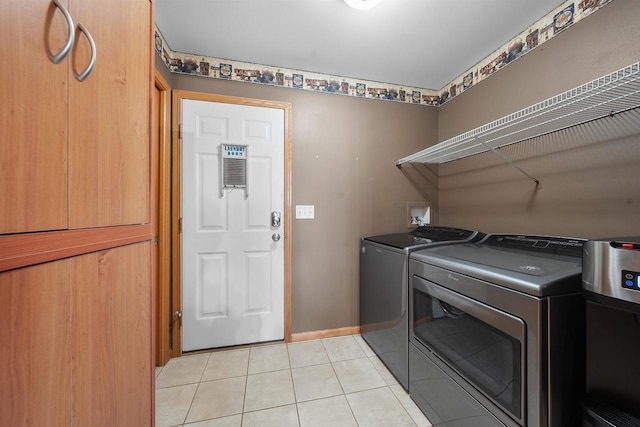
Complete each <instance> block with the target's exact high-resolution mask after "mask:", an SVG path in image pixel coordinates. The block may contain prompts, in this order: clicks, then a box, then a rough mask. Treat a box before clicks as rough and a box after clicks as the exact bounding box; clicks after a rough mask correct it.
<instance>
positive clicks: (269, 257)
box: [182, 100, 284, 351]
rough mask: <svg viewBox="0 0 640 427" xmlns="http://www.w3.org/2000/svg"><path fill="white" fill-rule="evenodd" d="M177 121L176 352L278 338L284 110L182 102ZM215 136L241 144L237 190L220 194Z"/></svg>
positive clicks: (281, 319) (281, 296)
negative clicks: (242, 168)
mask: <svg viewBox="0 0 640 427" xmlns="http://www.w3.org/2000/svg"><path fill="white" fill-rule="evenodd" d="M182 127H183V135H182V138H183V139H182V171H183V176H182V211H183V214H182V215H183V234H182V239H183V242H182V259H183V261H182V279H183V280H182V283H183V287H182V294H183V297H182V302H183V305H182V308H183V310H182V311H183V334H182V338H183V339H182V341H183V342H182V349H183V351H190V350H196V349H202V348H212V347H219V346H228V345H237V344H246V343H251V342H259V341H270V340H278V339H283V338H284V241H283V240H284V239H283V240H280V241H274V240H273V239H272V234H274V233H282V234H284V231H283V227H281V226H280V227H272V225H271V212H272V211H278V212H281V213H283V211H284V111H283V110H281V109H275V108H261V107H253V106H245V105H237V104H223V103H215V102H205V101H194V100H184V101H183V103H182ZM223 143H224V144H234V145H246V146H248V149H247V150H248V151H247V152H248V160H247V187H248V189H247V192H248V196H246V197H245V191H244V189H243V188H233V189H225V190H224V191H223V192H222V194H221V193H220V187H219V179H220V178H219V177H220V169H219V168H220V158H219V156H220V149H219V146H220V144H223ZM283 219H284V218H283Z"/></svg>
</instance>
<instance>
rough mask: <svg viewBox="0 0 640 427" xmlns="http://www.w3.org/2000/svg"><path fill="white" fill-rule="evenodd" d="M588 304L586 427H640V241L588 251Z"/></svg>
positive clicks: (614, 241)
mask: <svg viewBox="0 0 640 427" xmlns="http://www.w3.org/2000/svg"><path fill="white" fill-rule="evenodd" d="M583 265H584V271H583V276H582V287H583V291H584V295H585V297H586V298H587V300H588V303H587V318H586V324H587V369H586V396H585V401H584V404H583V409H584V412H583V426H586V427H610V426H640V395H639V393H638V384H639V383H640V369H638V355H639V354H640V237H639V236H633V237H616V238H607V239H598V240H590V241H588V242H587V243H585V245H584V251H583Z"/></svg>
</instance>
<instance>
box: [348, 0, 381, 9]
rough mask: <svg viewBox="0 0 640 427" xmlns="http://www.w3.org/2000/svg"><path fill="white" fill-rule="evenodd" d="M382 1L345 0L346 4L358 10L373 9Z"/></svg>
mask: <svg viewBox="0 0 640 427" xmlns="http://www.w3.org/2000/svg"><path fill="white" fill-rule="evenodd" d="M381 1H382V0H344V2H345V3H346V4H348V5H349V6H351V7H352V8H354V9H358V10H366V9H373V8H374V7H376V6H377V5H378V4H380V2H381Z"/></svg>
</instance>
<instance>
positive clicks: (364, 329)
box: [359, 226, 484, 390]
mask: <svg viewBox="0 0 640 427" xmlns="http://www.w3.org/2000/svg"><path fill="white" fill-rule="evenodd" d="M482 237H484V234H483V233H480V232H478V231H475V230H466V229H461V228H452V227H434V226H423V227H418V228H417V229H415V230H413V231H412V232H410V233H397V234H385V235H379V236H369V237H363V238H362V239H361V247H360V297H359V298H360V333H361V336H362V338H363V339H364V340H365V341H366V342H367V344H368V345H369V346H370V347H371V349H372V350H373V352H374V353H375V354H376V356H378V357H379V358H380V360H381V361H382V362H383V363H384V364H385V366H386V367H387V368H388V369H389V371H390V372H391V373H392V374H393V375H394V376H395V377H396V379H397V380H398V382H399V383H400V385H402V387H403V388H404V389H405V390H408V389H409V310H408V303H409V290H408V289H409V283H408V282H409V279H408V270H409V255H410V253H412V252H414V251H416V250H420V249H423V248H426V247H438V246H443V245H452V244H459V243H465V242H469V241H476V240H480V239H481V238H482Z"/></svg>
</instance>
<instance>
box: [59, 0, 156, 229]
mask: <svg viewBox="0 0 640 427" xmlns="http://www.w3.org/2000/svg"><path fill="white" fill-rule="evenodd" d="M71 12H72V15H73V16H74V18H75V19H76V21H77V23H78V24H82V25H84V26H85V27H86V28H87V30H88V31H89V33H90V34H91V36H92V37H93V39H94V41H95V45H96V62H95V68H94V69H93V72H92V73H91V74H90V75H89V76H88V77H87V79H86V80H85V81H83V82H78V81H77V80H76V79H75V78H74V77H70V100H69V102H70V110H69V111H70V126H69V192H70V193H69V197H70V202H69V206H70V214H69V215H70V220H69V221H70V228H87V227H98V226H110V225H124V224H141V223H148V222H149V143H150V138H149V132H150V94H151V65H150V64H151V63H150V58H151V57H150V55H151V52H152V44H151V4H150V2H148V1H139V0H138V1H131V0H109V1H95V0H72V3H71ZM76 38H77V39H76V43H75V48H74V52H73V58H72V61H71V70H72V73H75V74H78V73H80V72H82V70H84V69H85V68H86V66H87V64H89V61H90V56H91V49H90V45H89V42H88V39H87V37H86V36H85V35H84V34H82V33H81V32H80V31H77V32H76Z"/></svg>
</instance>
